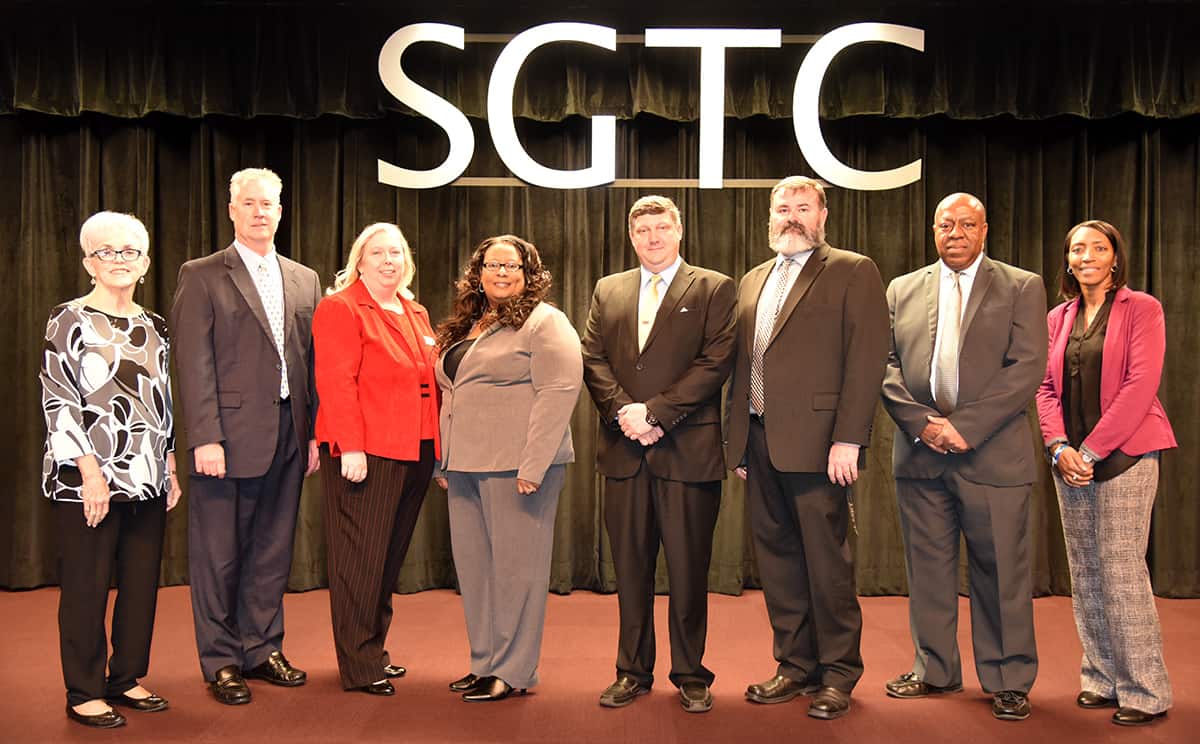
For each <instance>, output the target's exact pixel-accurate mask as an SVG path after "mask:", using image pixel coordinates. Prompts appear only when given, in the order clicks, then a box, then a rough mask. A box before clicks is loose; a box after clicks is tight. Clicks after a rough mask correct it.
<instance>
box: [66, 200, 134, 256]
mask: <svg viewBox="0 0 1200 744" xmlns="http://www.w3.org/2000/svg"><path fill="white" fill-rule="evenodd" d="M115 230H128V231H129V232H130V233H132V234H133V237H134V239H135V240H137V242H138V246H139V247H140V248H141V249H142V253H143V254H148V253H149V252H150V234H149V233H148V232H146V226H145V225H143V224H142V221H141V220H139V219H138V218H137V217H134V216H133V215H132V214H124V213H122V212H107V211H106V212H96V213H95V214H93V215H92V216H91V217H88V218H87V219H86V220H84V221H83V225H82V226H81V227H80V228H79V247H80V249H82V250H83V255H85V256H90V255H91V254H92V251H93V250H94V247H95V246H97V245H99V244H101V243H103V242H104V240H105V239H106V238H108V236H110V235H111V234H112V233H113V232H114V231H115Z"/></svg>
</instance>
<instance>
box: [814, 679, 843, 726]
mask: <svg viewBox="0 0 1200 744" xmlns="http://www.w3.org/2000/svg"><path fill="white" fill-rule="evenodd" d="M849 712H850V693H848V692H843V691H842V690H839V689H837V688H836V687H822V688H821V689H820V690H818V691H817V694H816V695H813V699H812V703H810V704H809V706H808V715H810V716H812V717H813V718H822V719H824V720H826V721H832V720H833V719H835V718H841V717H842V716H844V715H846V714H847V713H849Z"/></svg>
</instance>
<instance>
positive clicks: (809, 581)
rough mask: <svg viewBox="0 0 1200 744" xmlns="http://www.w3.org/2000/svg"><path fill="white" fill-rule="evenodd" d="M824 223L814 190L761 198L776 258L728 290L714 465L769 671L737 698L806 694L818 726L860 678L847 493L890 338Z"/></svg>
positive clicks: (855, 257) (868, 291) (866, 269)
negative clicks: (727, 368)
mask: <svg viewBox="0 0 1200 744" xmlns="http://www.w3.org/2000/svg"><path fill="white" fill-rule="evenodd" d="M828 214H829V210H828V209H827V208H826V206H825V190H824V188H823V187H822V186H821V184H820V182H818V181H814V180H812V179H810V178H804V177H802V176H791V177H789V178H785V179H783V180H782V181H780V182H779V183H778V184H776V185H775V187H774V189H772V191H771V214H770V223H769V240H770V246H771V249H772V250H774V251H775V253H776V254H777V255H776V256H775V257H774V258H772V259H771V260H769V261H766V262H764V263H762V264H759V265H758V266H756V267H755V268H753V269H751V270H750V271H749V272H747V274H746V275H745V276H744V277H743V278H742V282H741V286H740V287H739V289H738V303H737V351H736V354H735V356H734V359H735V364H734V370H733V377H732V378H731V380H730V383H729V395H728V399H727V403H726V405H727V417H728V422H729V423H728V433H729V441H728V444H727V451H726V458H725V459H726V462H728V463H731V464H735V465H737V468H736V472H737V473H738V475H739V476H741V477H742V478H745V479H746V500H747V503H748V504H749V511H750V524H751V528H752V530H753V533H754V548H755V559H756V560H757V562H758V571H759V577H760V579H761V580H762V585H763V594H764V596H765V598H766V602H767V612H768V614H769V615H770V618H771V627H772V628H773V629H774V636H775V638H774V652H775V659H776V660H777V661H778V662H779V666H778V669H777V670H776V674H775V676H774V677H772V678H771V679H768V680H766V681H765V682H761V683H759V684H754V685H750V686H749V688H747V690H746V697H747V698H748V699H749V700H751V701H753V702H756V703H783V702H787V701H788V700H792V699H793V698H795V697H797V696H798V695H802V694H813V699H812V701H811V703H810V705H809V709H808V714H809V715H810V716H813V717H814V718H824V719H831V718H838V717H840V716H843V715H845V714H846V713H847V712H849V710H850V692H851V691H852V690H853V689H854V685H855V684H856V683H857V682H858V679H859V677H861V676H862V671H863V666H862V655H861V653H860V650H859V642H860V638H861V636H862V612H861V611H860V609H859V606H858V596H857V593H856V591H855V583H854V560H853V557H852V556H851V554H850V546H849V545H848V544H847V542H846V538H847V532H848V530H849V523H850V509H849V487H850V486H851V485H852V484H853V483H854V481H855V480H856V479H857V478H858V470H859V468H861V467H863V466H865V464H866V457H865V448H866V446H867V445H868V444H869V443H870V440H871V421H872V418H873V416H874V413H875V405H876V399H877V398H876V396H878V394H879V383H880V381H881V380H882V379H883V367H884V363H885V362H886V360H887V329H888V325H887V305H886V304H885V302H884V296H883V281H882V279H880V277H879V270H878V269H877V268H876V267H875V264H874V262H872V261H871V259H869V258H867V257H866V256H863V255H860V254H858V253H851V252H850V251H843V250H839V249H837V248H833V247H831V246H829V245H828V244H827V243H825V219H826V217H827V216H828Z"/></svg>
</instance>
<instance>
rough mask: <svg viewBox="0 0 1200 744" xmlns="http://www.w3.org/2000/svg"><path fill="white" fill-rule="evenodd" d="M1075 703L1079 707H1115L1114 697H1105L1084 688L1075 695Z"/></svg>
mask: <svg viewBox="0 0 1200 744" xmlns="http://www.w3.org/2000/svg"><path fill="white" fill-rule="evenodd" d="M1075 704H1076V705H1078V706H1079V707H1080V708H1115V707H1117V700H1116V698H1106V697H1104V696H1103V695H1100V694H1098V693H1095V692H1088V691H1087V690H1084V691H1083V692H1081V693H1079V694H1078V695H1077V696H1076V697H1075Z"/></svg>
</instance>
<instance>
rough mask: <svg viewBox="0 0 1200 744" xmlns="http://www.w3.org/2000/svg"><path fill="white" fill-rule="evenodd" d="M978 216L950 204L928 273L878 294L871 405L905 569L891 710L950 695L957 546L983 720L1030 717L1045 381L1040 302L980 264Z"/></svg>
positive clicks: (1018, 279) (967, 198)
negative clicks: (1038, 413)
mask: <svg viewBox="0 0 1200 744" xmlns="http://www.w3.org/2000/svg"><path fill="white" fill-rule="evenodd" d="M987 227H988V226H987V213H986V212H985V211H984V207H983V204H982V203H981V202H980V201H979V200H978V199H976V198H975V197H974V196H971V195H970V194H951V195H950V196H947V197H946V198H945V199H943V200H942V202H941V203H940V204H939V205H938V207H937V209H936V210H935V212H934V217H933V238H934V243H935V244H936V245H937V250H938V254H939V255H940V256H941V260H939V261H937V262H936V263H934V264H931V265H929V266H926V267H924V268H921V269H917V270H916V271H914V272H912V273H910V274H906V275H904V276H901V277H897V278H896V279H895V280H893V281H892V283H891V284H890V285H889V286H888V291H887V299H888V307H889V309H890V310H891V315H892V349H891V354H890V355H889V357H888V365H887V376H886V377H885V378H884V384H883V404H884V406H885V407H886V408H887V411H888V413H889V414H890V415H891V417H892V418H893V419H894V420H895V421H896V428H897V431H896V438H895V441H894V444H893V451H892V468H893V473H894V475H895V476H896V498H897V501H898V502H899V508H900V526H901V529H902V531H903V534H904V553H905V559H906V562H907V566H908V591H909V594H908V597H909V600H908V601H909V605H908V607H909V623H910V624H911V625H912V637H913V644H914V646H915V647H916V648H915V651H916V658H915V659H914V661H913V668H912V671H911V672H906V673H904V674H902V675H900V676H899V677H897V678H896V679H893V680H891V681H890V682H888V683H887V685H886V689H887V694H888V695H890V696H892V697H895V698H917V697H926V696H928V695H937V694H942V693H947V692H958V691H960V690H962V668H961V662H960V660H959V655H958V634H957V626H958V550H959V547H958V546H959V539H960V538H959V535H960V534H962V535H963V536H964V537H965V538H966V542H967V552H968V556H969V566H970V573H969V575H970V588H971V638H972V641H973V644H974V647H975V671H976V673H977V674H978V676H979V682H980V684H981V685H982V686H983V689H984V691H985V692H990V693H993V701H992V714H993V715H994V716H996V717H997V718H1000V719H1005V720H1021V719H1024V718H1028V717H1029V710H1030V708H1029V700H1028V693H1029V689H1030V688H1031V687H1032V686H1033V680H1034V678H1035V677H1036V676H1037V648H1036V646H1035V644H1034V637H1033V585H1032V582H1033V579H1032V576H1031V573H1030V571H1031V561H1032V554H1031V547H1030V544H1029V529H1028V524H1029V491H1030V486H1031V485H1032V483H1033V479H1034V477H1035V472H1036V470H1035V468H1036V463H1035V461H1034V445H1033V442H1032V439H1033V436H1032V433H1031V432H1030V429H1029V421H1028V418H1027V417H1026V415H1025V409H1026V408H1027V407H1028V406H1029V403H1030V402H1031V401H1032V400H1033V396H1034V394H1035V393H1036V392H1037V388H1038V385H1039V384H1040V383H1041V381H1042V377H1043V376H1044V375H1045V372H1046V344H1047V341H1046V334H1047V332H1046V289H1045V286H1044V285H1043V284H1042V279H1041V277H1039V276H1038V275H1037V274H1032V273H1030V272H1028V271H1023V270H1021V269H1018V268H1016V267H1013V266H1009V265H1008V264H1005V263H1001V262H1000V261H996V260H993V259H991V258H988V257H987V256H986V255H985V254H984V243H985V241H986V240H987Z"/></svg>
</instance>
